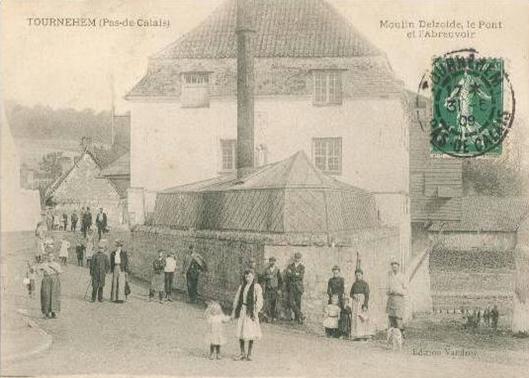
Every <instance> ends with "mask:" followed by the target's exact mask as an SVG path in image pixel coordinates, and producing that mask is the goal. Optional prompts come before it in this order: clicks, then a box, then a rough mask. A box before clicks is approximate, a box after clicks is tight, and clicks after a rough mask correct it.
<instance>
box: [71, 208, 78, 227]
mask: <svg viewBox="0 0 529 378" xmlns="http://www.w3.org/2000/svg"><path fill="white" fill-rule="evenodd" d="M78 220H79V217H78V216H77V211H75V210H74V211H73V213H72V215H70V230H71V231H72V232H75V229H76V228H77V221H78Z"/></svg>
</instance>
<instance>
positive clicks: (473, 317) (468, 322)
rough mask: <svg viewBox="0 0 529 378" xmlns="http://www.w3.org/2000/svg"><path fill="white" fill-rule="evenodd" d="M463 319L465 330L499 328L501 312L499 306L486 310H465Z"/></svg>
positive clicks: (488, 307)
mask: <svg viewBox="0 0 529 378" xmlns="http://www.w3.org/2000/svg"><path fill="white" fill-rule="evenodd" d="M462 312H463V314H464V315H463V319H464V321H465V324H464V327H465V328H471V329H472V328H478V327H490V328H492V329H497V328H498V320H499V318H500V312H499V310H498V306H497V305H494V306H487V307H486V308H485V309H481V308H475V309H466V310H463V311H462Z"/></svg>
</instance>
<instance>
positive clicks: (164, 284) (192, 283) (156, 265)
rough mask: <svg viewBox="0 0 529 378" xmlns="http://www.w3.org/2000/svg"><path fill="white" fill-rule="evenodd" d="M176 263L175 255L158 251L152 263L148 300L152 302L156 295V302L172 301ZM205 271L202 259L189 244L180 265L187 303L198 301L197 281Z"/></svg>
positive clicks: (161, 250) (205, 267)
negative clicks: (185, 285)
mask: <svg viewBox="0 0 529 378" xmlns="http://www.w3.org/2000/svg"><path fill="white" fill-rule="evenodd" d="M176 270H177V261H176V255H175V254H174V253H172V252H169V253H168V252H166V251H165V250H163V249H160V250H159V251H158V256H157V257H156V258H155V259H154V260H153V262H152V276H151V286H150V288H149V300H150V301H152V300H153V299H154V298H155V296H156V294H158V300H159V302H160V303H163V301H164V300H167V301H172V293H173V287H174V284H175V279H176ZM205 271H207V264H206V261H205V260H204V258H203V257H202V256H201V255H200V254H199V253H198V252H196V251H194V250H193V245H192V244H191V245H190V246H189V249H188V253H187V254H186V256H185V259H184V261H183V264H182V274H183V275H184V276H185V278H186V284H187V293H188V296H189V301H190V302H191V303H196V302H197V301H198V279H199V276H200V273H202V272H205Z"/></svg>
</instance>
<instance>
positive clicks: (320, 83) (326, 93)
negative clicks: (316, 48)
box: [312, 70, 343, 106]
mask: <svg viewBox="0 0 529 378" xmlns="http://www.w3.org/2000/svg"><path fill="white" fill-rule="evenodd" d="M312 76H313V90H312V103H313V105H317V106H326V105H341V104H342V102H343V77H342V71H341V70H314V71H312Z"/></svg>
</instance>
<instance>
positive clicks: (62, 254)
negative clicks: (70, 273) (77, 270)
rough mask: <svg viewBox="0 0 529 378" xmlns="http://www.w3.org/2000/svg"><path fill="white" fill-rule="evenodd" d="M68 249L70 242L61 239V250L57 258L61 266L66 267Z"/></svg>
mask: <svg viewBox="0 0 529 378" xmlns="http://www.w3.org/2000/svg"><path fill="white" fill-rule="evenodd" d="M68 248H70V242H69V241H68V240H66V239H64V236H63V237H61V249H60V251H59V257H60V259H61V263H62V264H63V265H66V264H67V261H68Z"/></svg>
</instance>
